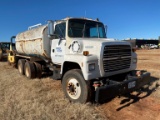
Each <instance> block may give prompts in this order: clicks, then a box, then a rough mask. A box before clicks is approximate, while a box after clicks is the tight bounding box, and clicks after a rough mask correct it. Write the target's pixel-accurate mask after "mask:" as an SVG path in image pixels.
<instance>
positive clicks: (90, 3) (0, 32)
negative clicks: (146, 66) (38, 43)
mask: <svg viewBox="0 0 160 120" xmlns="http://www.w3.org/2000/svg"><path fill="white" fill-rule="evenodd" d="M65 17H87V18H92V19H96V18H99V20H100V21H101V22H103V23H104V24H105V25H107V26H108V32H107V37H108V38H114V39H118V40H123V39H127V38H144V39H158V37H159V36H160V0H0V42H1V41H10V38H11V36H13V35H17V34H18V33H20V32H23V31H26V30H27V29H28V27H29V26H32V25H35V24H38V23H42V24H46V21H47V20H60V19H63V18H65Z"/></svg>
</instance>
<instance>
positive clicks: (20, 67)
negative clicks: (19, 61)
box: [18, 65, 22, 73]
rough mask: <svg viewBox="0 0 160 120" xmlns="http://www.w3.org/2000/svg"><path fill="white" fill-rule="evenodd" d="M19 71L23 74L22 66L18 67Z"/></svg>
mask: <svg viewBox="0 0 160 120" xmlns="http://www.w3.org/2000/svg"><path fill="white" fill-rule="evenodd" d="M18 70H19V73H22V69H21V66H20V65H18Z"/></svg>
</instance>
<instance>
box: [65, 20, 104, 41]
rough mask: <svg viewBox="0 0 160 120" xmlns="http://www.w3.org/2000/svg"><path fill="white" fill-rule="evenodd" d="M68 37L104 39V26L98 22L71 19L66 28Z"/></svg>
mask: <svg viewBox="0 0 160 120" xmlns="http://www.w3.org/2000/svg"><path fill="white" fill-rule="evenodd" d="M68 36H69V37H80V38H81V37H85V38H106V34H105V29H104V25H103V24H102V23H99V22H95V21H89V20H81V19H71V20H69V27H68Z"/></svg>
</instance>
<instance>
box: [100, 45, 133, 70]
mask: <svg viewBox="0 0 160 120" xmlns="http://www.w3.org/2000/svg"><path fill="white" fill-rule="evenodd" d="M130 64H131V47H130V46H129V45H110V46H105V47H104V52H103V67H104V71H105V72H113V71H118V70H122V69H127V68H129V67H130Z"/></svg>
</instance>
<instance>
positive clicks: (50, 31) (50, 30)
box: [48, 20, 54, 38]
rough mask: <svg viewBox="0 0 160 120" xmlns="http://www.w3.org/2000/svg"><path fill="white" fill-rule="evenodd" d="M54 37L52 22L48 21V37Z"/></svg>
mask: <svg viewBox="0 0 160 120" xmlns="http://www.w3.org/2000/svg"><path fill="white" fill-rule="evenodd" d="M52 36H54V21H52V20H49V21H48V37H50V38H51V37H52Z"/></svg>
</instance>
